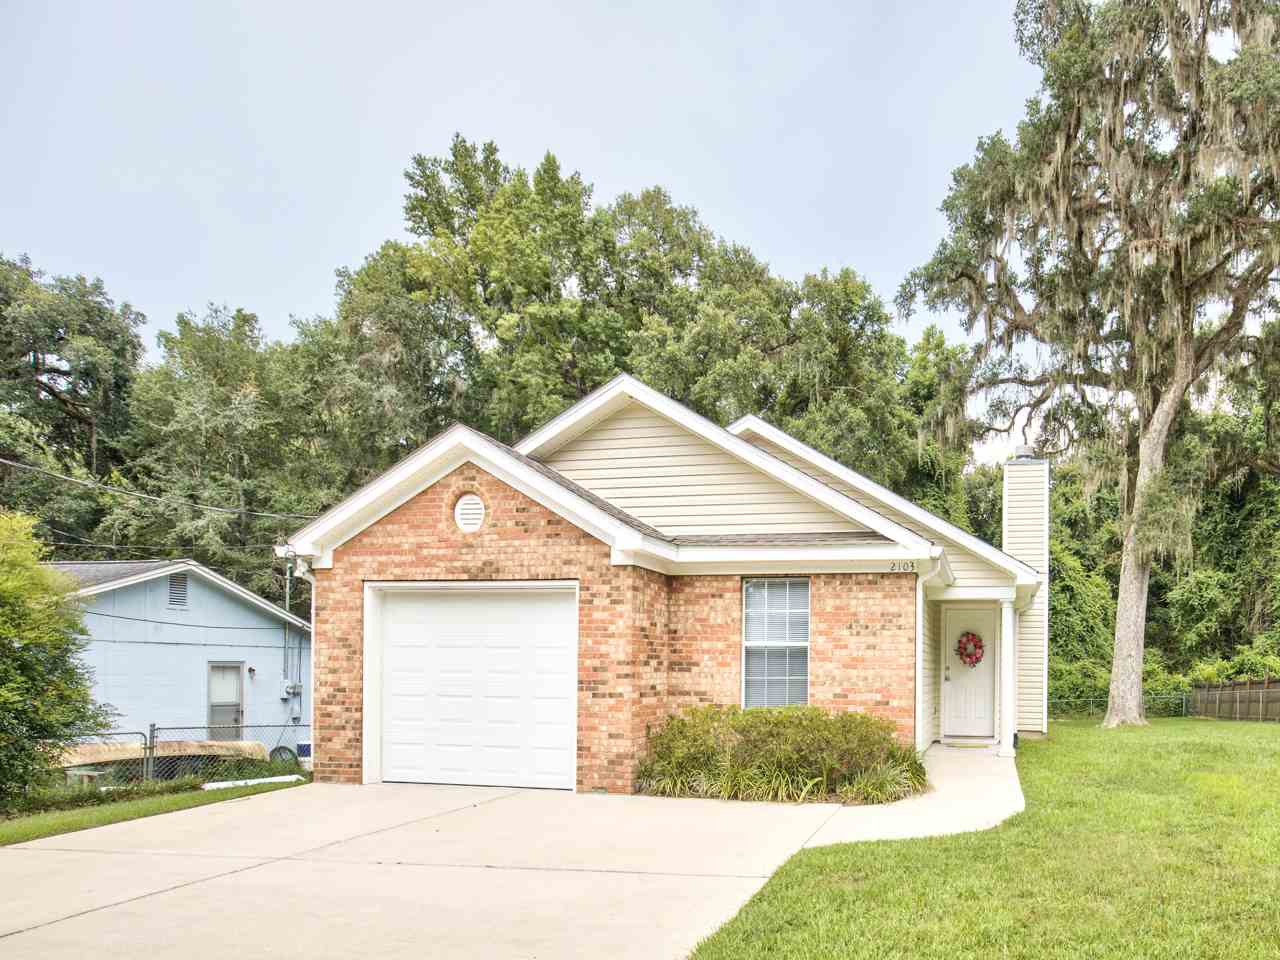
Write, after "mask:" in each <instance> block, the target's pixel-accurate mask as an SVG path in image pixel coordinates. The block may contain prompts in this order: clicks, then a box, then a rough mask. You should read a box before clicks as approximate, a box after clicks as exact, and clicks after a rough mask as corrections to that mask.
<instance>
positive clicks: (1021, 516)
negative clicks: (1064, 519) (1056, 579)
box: [1001, 446, 1049, 573]
mask: <svg viewBox="0 0 1280 960" xmlns="http://www.w3.org/2000/svg"><path fill="white" fill-rule="evenodd" d="M1001 530H1002V537H1003V539H1002V542H1001V546H1002V547H1003V548H1004V552H1005V553H1007V554H1009V555H1010V556H1013V557H1017V558H1018V559H1019V560H1021V561H1022V562H1023V563H1025V564H1027V565H1028V566H1031V567H1034V568H1035V569H1036V570H1037V571H1038V572H1039V573H1046V572H1048V569H1049V461H1048V460H1041V459H1039V458H1038V457H1036V455H1035V451H1034V450H1033V449H1032V448H1031V447H1028V446H1017V447H1014V448H1013V459H1011V460H1010V461H1009V462H1008V463H1006V464H1005V465H1004V516H1003V524H1002V527H1001Z"/></svg>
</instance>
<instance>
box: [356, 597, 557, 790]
mask: <svg viewBox="0 0 1280 960" xmlns="http://www.w3.org/2000/svg"><path fill="white" fill-rule="evenodd" d="M382 604H383V605H382V611H381V622H382V624H383V678H382V679H383V687H382V691H383V696H382V704H383V722H382V779H383V780H393V781H409V782H414V783H466V784H484V785H490V786H508V787H560V788H568V789H572V788H573V786H574V774H575V766H576V763H575V760H576V752H577V731H576V725H577V689H578V683H577V680H578V670H577V635H578V611H577V598H576V594H575V592H574V590H573V589H572V588H571V587H570V588H567V589H566V588H563V587H561V588H556V589H519V590H513V589H498V588H495V589H493V590H489V589H483V590H475V589H472V590H429V591H421V592H417V591H414V592H403V591H394V592H389V593H387V594H386V595H385V596H384V598H383V600H382Z"/></svg>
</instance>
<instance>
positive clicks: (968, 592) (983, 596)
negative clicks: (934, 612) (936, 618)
mask: <svg viewBox="0 0 1280 960" xmlns="http://www.w3.org/2000/svg"><path fill="white" fill-rule="evenodd" d="M925 589H926V593H927V595H928V597H929V599H930V600H943V601H946V600H992V601H1006V602H1008V601H1013V600H1016V599H1017V588H1016V587H1014V586H1013V585H1010V586H1007V587H926V588H925Z"/></svg>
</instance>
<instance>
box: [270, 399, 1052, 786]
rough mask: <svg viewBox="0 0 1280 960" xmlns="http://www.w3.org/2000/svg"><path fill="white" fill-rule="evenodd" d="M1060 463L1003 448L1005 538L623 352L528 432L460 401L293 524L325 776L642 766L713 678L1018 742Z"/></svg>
mask: <svg viewBox="0 0 1280 960" xmlns="http://www.w3.org/2000/svg"><path fill="white" fill-rule="evenodd" d="M1048 489H1049V481H1048V466H1047V464H1046V463H1044V462H1043V461H1039V460H1034V459H1031V458H1030V456H1027V455H1020V456H1019V457H1017V458H1015V459H1013V460H1011V461H1010V462H1009V463H1008V464H1007V465H1006V467H1005V489H1004V504H1005V516H1004V537H1003V542H1004V545H1005V548H1006V550H1007V551H1008V552H1005V551H1002V550H999V549H997V548H995V547H993V546H991V545H990V544H988V543H985V542H983V541H981V540H979V539H978V538H976V537H974V536H973V535H971V534H969V533H966V532H964V531H962V530H960V529H959V528H957V527H954V526H952V525H951V524H949V523H947V522H946V521H944V520H942V519H940V518H938V517H936V516H934V515H932V514H930V513H928V512H927V511H925V510H923V509H921V508H920V507H918V506H916V505H914V504H912V503H910V502H908V501H906V500H904V499H903V498H901V497H898V496H896V495H895V494H893V493H892V492H890V491H888V490H886V489H884V488H883V487H880V486H878V485H877V484H875V483H873V482H871V481H870V480H868V479H867V478H865V477H863V476H861V475H860V474H858V473H856V472H855V471H853V470H850V469H849V468H847V467H845V466H843V465H841V464H839V463H836V462H835V461H833V460H831V459H829V458H827V457H825V456H823V455H822V454H821V453H819V452H818V451H816V450H814V449H812V448H810V447H808V446H806V445H805V444H803V443H800V442H799V441H797V440H795V439H794V438H792V437H790V436H788V435H787V434H784V433H782V432H781V431H779V430H777V429H776V428H774V427H772V426H770V425H769V424H767V423H765V422H764V421H763V420H760V419H759V418H757V417H745V418H743V419H742V420H739V421H738V422H736V423H734V424H732V425H731V426H730V427H728V428H727V429H724V428H721V427H719V426H717V425H715V424H714V423H711V422H710V421H708V420H706V419H705V418H703V417H700V416H698V415H697V414H694V413H693V412H691V411H690V410H688V409H686V408H685V407H683V406H681V405H680V404H677V403H675V402H674V401H672V400H671V399H670V398H668V397H666V396H663V395H662V394H660V393H658V392H657V391H654V390H653V389H651V388H650V387H647V386H645V385H644V384H642V383H640V382H639V381H637V380H635V379H633V378H631V377H627V376H620V377H618V378H616V379H614V380H613V381H611V382H610V383H608V384H606V385H605V386H604V387H601V388H600V389H599V390H597V391H596V392H595V393H593V394H591V395H590V396H588V397H586V398H585V399H583V400H582V401H580V402H579V403H577V404H576V405H574V406H573V407H571V408H570V409H569V410H567V411H565V412H564V413H563V414H561V415H560V416H559V417H557V418H555V419H554V420H552V421H551V422H550V423H548V424H547V425H545V426H544V427H542V428H541V429H539V430H537V431H536V432H534V433H533V434H531V435H530V436H528V437H526V438H525V439H524V440H522V441H521V442H520V443H519V444H517V445H516V446H515V447H508V446H505V445H503V444H501V443H498V442H497V441H495V440H493V439H491V438H489V437H487V436H485V435H483V434H481V433H478V432H476V431H474V430H470V429H468V428H466V427H463V426H454V427H452V428H450V429H449V430H446V431H445V432H444V433H442V434H441V435H439V436H438V437H436V438H435V439H434V440H432V441H431V442H430V443H428V444H426V445H425V446H424V447H422V448H421V449H419V450H418V451H417V452H416V453H414V454H413V455H411V456H410V457H408V458H407V459H405V460H404V461H402V462H401V463H399V464H397V465H396V466H395V467H393V468H392V469H390V470H388V471H387V472H386V473H385V474H383V475H382V476H380V477H379V478H377V479H376V480H374V481H373V482H372V483H370V484H368V485H367V486H365V487H364V488H362V489H361V490H359V491H357V492H356V493H355V494H353V495H352V496H351V497H349V498H347V499H346V500H344V501H343V502H342V503H340V504H338V505H337V506H335V507H334V508H332V509H331V510H329V511H328V512H327V513H325V514H324V515H323V516H321V517H319V518H318V519H316V520H315V521H313V522H311V523H310V524H309V525H308V526H306V527H304V528H303V529H302V530H299V531H298V532H297V533H296V534H295V535H294V536H293V537H292V538H290V540H289V542H288V544H287V545H285V546H283V547H281V548H280V551H281V552H282V554H283V553H289V554H292V555H293V556H295V557H296V558H298V560H299V561H300V566H301V567H302V569H303V570H304V573H305V575H306V576H308V577H309V578H310V579H311V581H312V583H313V604H314V609H313V616H312V622H313V627H314V639H313V651H314V653H313V660H314V670H313V684H314V691H313V699H312V702H313V704H314V735H313V739H314V754H315V759H314V763H315V773H316V777H317V778H318V779H320V780H328V781H340V782H350V783H359V782H364V783H370V782H378V781H382V780H387V781H411V782H431V783H470V784H492V785H510V786H538V787H558V788H565V789H574V788H576V789H579V790H601V789H603V790H608V791H611V792H620V793H625V792H629V791H630V790H631V789H632V784H633V778H634V770H635V764H636V761H637V759H638V757H639V756H640V754H641V753H642V751H643V748H644V741H645V735H646V731H647V730H648V729H649V728H650V727H652V726H653V725H654V724H655V723H656V722H658V721H660V720H661V719H662V718H663V717H665V716H667V715H669V714H670V713H672V712H674V711H676V710H678V709H680V708H681V707H683V706H686V705H689V704H698V703H722V704H742V705H744V706H747V707H752V706H767V705H780V704H788V703H809V704H815V705H818V706H821V707H824V708H826V709H830V710H863V711H866V712H868V713H873V714H876V715H879V716H882V717H885V718H887V719H889V720H891V721H892V722H893V723H894V724H895V725H896V727H897V730H898V734H899V736H900V737H901V738H902V740H903V741H904V742H907V743H913V744H914V745H915V746H916V747H917V748H918V749H922V750H923V749H926V748H927V747H928V746H929V745H930V744H931V743H933V742H936V741H948V742H949V741H966V742H976V743H988V744H991V745H993V746H994V747H996V748H998V750H999V751H1000V752H1001V753H1003V754H1005V755H1011V754H1012V751H1013V748H1014V742H1015V734H1016V733H1017V732H1018V731H1023V732H1043V731H1045V730H1046V729H1047V727H1046V724H1047V700H1046V696H1047V682H1046V680H1047V664H1048V643H1047V639H1048V589H1047V585H1048V583H1047V581H1048ZM970 634H972V635H974V636H976V637H978V638H979V639H980V641H981V645H982V651H981V657H980V659H978V660H977V662H976V663H971V661H973V660H974V657H973V656H972V655H971V656H970V657H969V660H968V661H966V660H965V659H964V658H963V657H962V656H961V654H960V652H958V649H957V648H958V646H959V644H960V638H961V637H962V636H967V635H970ZM971 652H972V651H971Z"/></svg>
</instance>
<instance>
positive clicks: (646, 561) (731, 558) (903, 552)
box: [611, 540, 938, 576]
mask: <svg viewBox="0 0 1280 960" xmlns="http://www.w3.org/2000/svg"><path fill="white" fill-rule="evenodd" d="M937 549H938V548H936V547H931V548H930V549H928V550H924V551H921V550H912V549H909V548H906V547H902V546H899V545H897V544H845V545H841V544H835V545H822V544H818V545H813V546H716V545H710V544H699V545H686V546H675V545H673V544H669V543H658V542H656V541H653V540H648V541H647V543H646V544H645V546H643V547H642V548H640V549H634V550H627V549H620V548H617V547H615V548H614V549H613V551H612V556H611V560H612V563H613V564H614V565H615V566H620V565H634V566H640V567H646V568H648V569H650V570H656V571H657V572H659V573H666V574H671V575H676V576H687V575H692V574H712V573H717V574H720V573H724V574H734V573H851V572H858V571H867V572H898V571H895V570H894V569H893V568H894V566H895V565H900V564H907V563H911V564H912V565H913V567H914V569H906V570H902V571H901V572H903V573H915V572H918V571H919V570H920V569H921V568H922V567H923V566H924V565H925V564H926V563H930V562H932V560H933V559H934V556H933V554H932V551H936V550H937Z"/></svg>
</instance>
